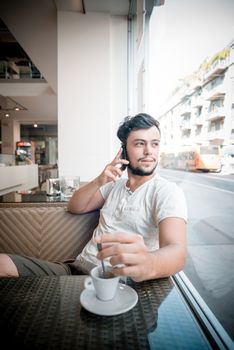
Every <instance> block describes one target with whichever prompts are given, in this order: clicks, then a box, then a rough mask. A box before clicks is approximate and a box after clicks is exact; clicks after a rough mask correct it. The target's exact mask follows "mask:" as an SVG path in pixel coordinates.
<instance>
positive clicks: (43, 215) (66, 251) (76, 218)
mask: <svg viewBox="0 0 234 350" xmlns="http://www.w3.org/2000/svg"><path fill="white" fill-rule="evenodd" d="M98 219H99V211H93V212H90V213H87V214H80V215H75V214H71V213H69V212H68V211H67V209H66V205H60V206H56V205H55V206H51V205H49V206H47V205H46V204H44V205H34V206H33V205H28V206H27V205H22V206H21V205H18V206H17V205H16V206H12V207H10V206H5V207H3V206H1V207H0V253H14V254H20V255H29V256H34V257H37V258H42V259H47V260H50V261H51V260H64V259H69V258H75V257H76V256H77V255H78V253H79V252H80V251H81V250H82V248H83V247H84V245H85V244H86V243H87V242H88V240H89V239H90V238H91V236H92V232H93V230H94V228H95V227H96V226H97V223H98Z"/></svg>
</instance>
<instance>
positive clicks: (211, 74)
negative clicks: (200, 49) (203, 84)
mask: <svg viewBox="0 0 234 350" xmlns="http://www.w3.org/2000/svg"><path fill="white" fill-rule="evenodd" d="M229 64H230V59H229V57H227V58H226V59H219V60H216V61H214V62H213V64H212V65H211V67H210V68H209V69H208V70H207V71H206V73H205V74H204V81H209V80H212V79H214V78H215V77H216V76H218V75H220V74H222V73H223V72H224V71H225V69H226V68H227V67H228V66H229Z"/></svg>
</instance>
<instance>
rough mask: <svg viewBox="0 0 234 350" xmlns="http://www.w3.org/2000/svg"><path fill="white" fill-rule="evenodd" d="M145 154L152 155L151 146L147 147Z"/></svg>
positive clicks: (147, 145)
mask: <svg viewBox="0 0 234 350" xmlns="http://www.w3.org/2000/svg"><path fill="white" fill-rule="evenodd" d="M144 154H152V146H151V145H150V144H146V145H145V149H144Z"/></svg>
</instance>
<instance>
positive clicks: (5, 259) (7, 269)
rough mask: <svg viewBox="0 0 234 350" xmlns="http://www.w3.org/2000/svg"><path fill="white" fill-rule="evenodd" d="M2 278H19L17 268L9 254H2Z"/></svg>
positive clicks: (0, 263)
mask: <svg viewBox="0 0 234 350" xmlns="http://www.w3.org/2000/svg"><path fill="white" fill-rule="evenodd" d="M0 276H1V277H4V276H5V277H19V273H18V270H17V267H16V266H15V264H14V263H13V261H12V260H11V258H10V257H9V256H8V255H7V254H0Z"/></svg>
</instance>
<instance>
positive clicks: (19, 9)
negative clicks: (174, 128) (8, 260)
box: [0, 0, 230, 350]
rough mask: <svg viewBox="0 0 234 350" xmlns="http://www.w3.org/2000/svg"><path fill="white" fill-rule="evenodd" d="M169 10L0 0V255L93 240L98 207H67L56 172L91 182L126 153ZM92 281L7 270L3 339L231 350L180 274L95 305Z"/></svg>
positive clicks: (73, 248)
mask: <svg viewBox="0 0 234 350" xmlns="http://www.w3.org/2000/svg"><path fill="white" fill-rule="evenodd" d="M165 1H167V0H165ZM161 6H164V0H40V1H31V0H21V1H17V0H7V1H6V0H3V1H1V3H0V13H1V18H0V19H1V22H0V24H1V28H0V49H1V50H0V51H1V54H0V56H1V57H0V61H1V62H0V70H1V71H0V74H1V76H0V105H1V108H0V122H1V154H0V165H1V166H0V174H1V176H0V178H1V179H0V197H1V200H0V253H12V254H19V255H28V256H34V257H36V258H42V259H46V260H49V261H54V260H56V261H61V260H64V259H67V258H68V257H69V258H75V257H76V256H77V255H78V253H79V252H80V251H81V249H82V248H83V247H84V245H85V244H86V243H87V241H88V240H89V238H90V237H91V234H92V232H93V230H94V228H95V227H96V225H97V222H98V218H99V212H98V211H94V212H91V213H87V214H80V215H74V214H71V213H69V212H68V211H67V199H66V198H65V196H61V192H60V191H59V187H56V186H58V183H57V182H56V180H59V179H61V178H73V179H74V178H76V179H77V178H78V179H79V186H82V185H83V184H84V183H86V182H88V181H90V180H92V179H93V178H94V177H96V176H97V174H98V173H100V172H101V171H102V170H103V167H104V166H105V164H107V163H108V162H109V160H110V159H112V158H113V156H115V154H116V150H118V149H119V146H120V145H119V141H118V139H117V137H116V129H117V127H118V125H119V123H120V122H121V121H122V119H123V117H125V116H126V115H134V114H136V113H138V112H144V111H147V83H148V80H149V74H150V72H149V64H148V59H149V52H148V50H149V42H150V40H152V38H150V35H149V22H150V17H151V15H152V12H153V11H157V10H158V9H159V8H160V7H161ZM153 39H154V40H157V36H156V34H155V37H154V38H153ZM17 156H18V158H17ZM83 283H84V276H61V277H57V276H53V277H35V278H32V277H28V278H23V277H19V278H17V279H16V278H0V329H1V334H2V337H1V340H2V341H3V340H5V341H6V342H7V344H9V346H10V345H12V346H14V345H17V346H21V347H22V348H24V349H54V348H59V349H63V350H64V349H78V348H79V349H97V348H100V349H110V348H113V349H134V350H135V349H174V348H175V347H177V348H178V349H199V350H200V349H228V348H229V345H230V344H229V343H228V340H227V339H226V338H225V336H224V335H223V333H222V329H221V327H220V325H219V324H218V322H217V320H216V319H215V317H213V315H211V314H210V313H209V311H207V307H206V305H204V303H203V302H202V300H201V299H200V297H199V295H197V293H196V291H195V290H194V288H193V286H192V285H191V284H190V283H189V281H188V280H185V279H184V278H182V277H181V275H180V273H178V274H176V276H171V277H169V278H162V279H158V280H151V281H144V282H140V283H137V282H134V281H133V280H131V279H127V280H125V281H123V283H122V284H121V286H120V291H119V293H120V294H119V296H118V299H117V300H113V301H112V302H103V301H98V302H97V303H96V304H95V305H94V306H93V305H92V300H91V301H88V302H87V300H84V298H83V299H82V297H81V296H82V295H83V294H82V293H83V288H84V286H83ZM132 291H134V292H132ZM121 293H122V294H121ZM131 293H133V294H131Z"/></svg>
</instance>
